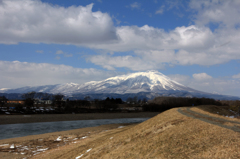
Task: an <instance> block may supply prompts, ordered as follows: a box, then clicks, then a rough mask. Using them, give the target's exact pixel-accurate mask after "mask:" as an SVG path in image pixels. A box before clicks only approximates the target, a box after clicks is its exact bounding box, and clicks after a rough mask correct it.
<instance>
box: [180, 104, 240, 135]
mask: <svg viewBox="0 0 240 159" xmlns="http://www.w3.org/2000/svg"><path fill="white" fill-rule="evenodd" d="M178 112H179V113H181V114H183V115H186V116H188V117H192V118H195V119H199V120H201V121H204V122H207V123H210V124H214V125H217V126H220V127H223V128H226V129H230V130H233V131H235V132H239V133H240V122H237V121H232V120H227V119H222V118H218V117H213V116H210V115H207V114H202V113H199V112H195V111H193V110H191V108H179V109H178Z"/></svg>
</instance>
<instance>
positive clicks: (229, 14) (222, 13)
mask: <svg viewBox="0 0 240 159" xmlns="http://www.w3.org/2000/svg"><path fill="white" fill-rule="evenodd" d="M189 6H190V7H191V8H192V9H194V10H195V11H197V12H198V14H196V15H195V22H196V24H198V25H206V24H209V23H217V24H219V25H221V27H235V26H236V25H239V24H240V16H239V8H240V1H238V0H228V1H225V0H214V1H209V0H201V1H195V0H191V2H190V4H189Z"/></svg>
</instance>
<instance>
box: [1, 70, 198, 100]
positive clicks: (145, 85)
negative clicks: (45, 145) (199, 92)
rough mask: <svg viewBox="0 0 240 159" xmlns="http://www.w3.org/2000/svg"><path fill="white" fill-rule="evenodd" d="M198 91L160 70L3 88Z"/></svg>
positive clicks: (64, 91) (68, 91)
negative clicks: (98, 78)
mask: <svg viewBox="0 0 240 159" xmlns="http://www.w3.org/2000/svg"><path fill="white" fill-rule="evenodd" d="M168 90H169V91H171V90H173V91H188V92H191V91H193V92H194V91H196V90H193V89H191V88H188V87H185V86H184V85H182V84H180V83H177V82H175V81H173V80H171V79H170V78H169V77H167V76H165V75H163V74H162V73H160V72H158V71H147V72H137V73H131V74H127V75H121V76H116V77H111V78H108V79H106V80H103V81H91V82H87V83H85V84H82V85H79V84H76V83H65V84H57V85H46V86H39V87H30V86H27V87H22V88H18V89H8V90H4V89H3V90H1V92H2V93H26V92H30V91H36V92H46V93H53V94H56V93H62V94H65V95H71V94H76V93H84V94H86V93H116V94H126V93H139V92H152V93H159V92H160V91H168Z"/></svg>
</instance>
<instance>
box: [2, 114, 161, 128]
mask: <svg viewBox="0 0 240 159" xmlns="http://www.w3.org/2000/svg"><path fill="white" fill-rule="evenodd" d="M157 114H159V112H138V113H86V114H36V115H35V114H34V115H0V125H3V124H18V123H37V122H53V121H72V120H94V119H120V118H152V117H154V116H156V115H157Z"/></svg>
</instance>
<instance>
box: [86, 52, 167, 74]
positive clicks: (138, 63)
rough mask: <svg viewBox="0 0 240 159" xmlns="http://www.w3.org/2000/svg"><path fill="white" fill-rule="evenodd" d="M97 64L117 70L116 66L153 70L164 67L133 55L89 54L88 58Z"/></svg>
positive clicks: (137, 69) (136, 69)
mask: <svg viewBox="0 0 240 159" xmlns="http://www.w3.org/2000/svg"><path fill="white" fill-rule="evenodd" d="M87 60H89V61H91V62H92V63H94V64H96V65H100V66H102V67H103V68H106V69H108V70H115V67H123V68H130V69H131V70H134V71H141V70H151V69H156V68H162V67H163V66H162V67H161V65H159V66H156V65H154V64H153V63H148V62H146V61H145V60H144V59H141V58H136V57H133V56H130V55H128V56H108V55H97V56H89V57H88V59H87Z"/></svg>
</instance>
